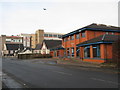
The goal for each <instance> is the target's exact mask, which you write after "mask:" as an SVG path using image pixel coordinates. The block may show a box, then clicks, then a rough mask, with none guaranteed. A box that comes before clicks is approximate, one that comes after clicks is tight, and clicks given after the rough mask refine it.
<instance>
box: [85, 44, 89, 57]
mask: <svg viewBox="0 0 120 90" xmlns="http://www.w3.org/2000/svg"><path fill="white" fill-rule="evenodd" d="M84 57H90V46H86V47H84Z"/></svg>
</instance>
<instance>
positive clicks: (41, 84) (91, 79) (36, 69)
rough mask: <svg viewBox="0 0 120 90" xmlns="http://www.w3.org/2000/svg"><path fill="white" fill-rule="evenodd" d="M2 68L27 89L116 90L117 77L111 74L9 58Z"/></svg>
mask: <svg viewBox="0 0 120 90" xmlns="http://www.w3.org/2000/svg"><path fill="white" fill-rule="evenodd" d="M2 66H3V67H2V68H3V71H5V72H6V73H8V74H9V75H11V76H12V77H14V78H15V79H16V80H18V81H20V82H22V83H23V84H25V85H26V87H28V88H118V75H117V74H112V73H104V72H98V71H91V70H86V69H77V68H69V67H63V66H59V65H58V66H57V65H51V64H50V65H49V64H44V63H40V62H30V61H28V60H13V59H9V58H8V59H3V60H2Z"/></svg>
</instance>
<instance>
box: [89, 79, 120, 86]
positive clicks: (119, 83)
mask: <svg viewBox="0 0 120 90" xmlns="http://www.w3.org/2000/svg"><path fill="white" fill-rule="evenodd" d="M90 79H92V80H97V81H102V82H107V83H113V84H117V85H120V83H117V82H113V81H107V80H103V79H97V78H90Z"/></svg>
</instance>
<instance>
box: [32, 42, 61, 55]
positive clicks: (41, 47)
mask: <svg viewBox="0 0 120 90" xmlns="http://www.w3.org/2000/svg"><path fill="white" fill-rule="evenodd" d="M61 44H62V41H61V40H43V42H42V44H37V45H36V48H35V50H34V53H41V54H50V49H52V48H54V47H56V46H58V45H61Z"/></svg>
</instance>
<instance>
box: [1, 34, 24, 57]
mask: <svg viewBox="0 0 120 90" xmlns="http://www.w3.org/2000/svg"><path fill="white" fill-rule="evenodd" d="M0 38H1V41H2V55H6V56H11V55H12V56H14V54H15V53H17V52H19V51H21V50H23V49H24V47H23V38H22V37H19V36H13V35H12V36H6V35H1V36H0Z"/></svg>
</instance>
